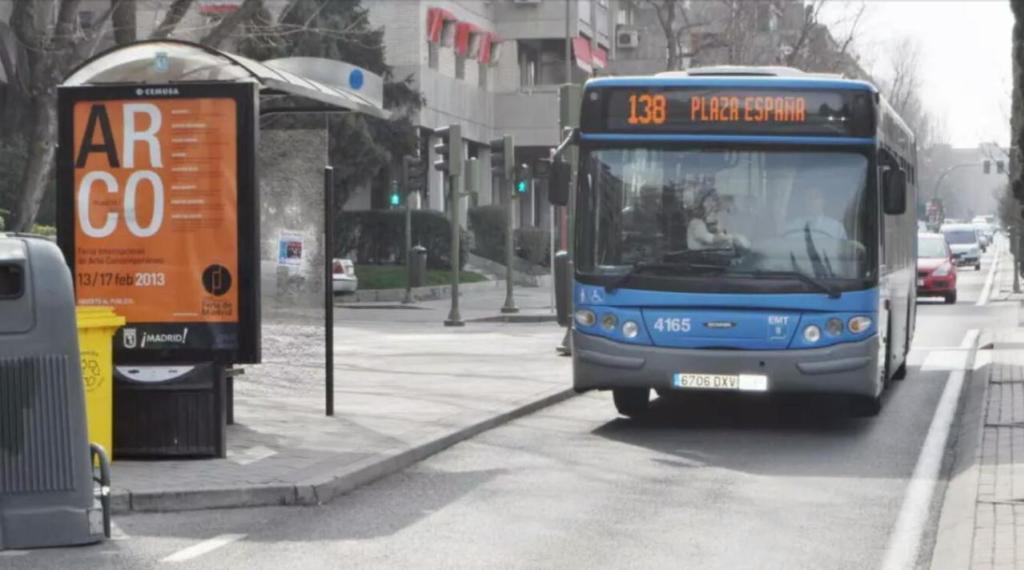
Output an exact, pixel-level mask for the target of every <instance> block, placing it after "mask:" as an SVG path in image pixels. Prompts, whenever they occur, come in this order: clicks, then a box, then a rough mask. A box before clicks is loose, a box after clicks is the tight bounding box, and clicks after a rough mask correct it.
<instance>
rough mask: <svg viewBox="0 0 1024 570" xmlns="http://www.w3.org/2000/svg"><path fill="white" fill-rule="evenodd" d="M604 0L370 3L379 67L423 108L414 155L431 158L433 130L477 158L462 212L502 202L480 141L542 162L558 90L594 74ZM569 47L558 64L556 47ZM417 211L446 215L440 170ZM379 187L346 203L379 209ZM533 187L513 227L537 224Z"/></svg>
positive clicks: (607, 33) (552, 142)
mask: <svg viewBox="0 0 1024 570" xmlns="http://www.w3.org/2000/svg"><path fill="white" fill-rule="evenodd" d="M613 3H614V2H613V0H568V1H566V0H490V1H481V0H374V1H373V2H365V3H364V5H365V6H366V7H367V8H369V15H370V20H371V22H372V23H373V25H375V26H381V27H383V28H384V38H385V45H386V48H387V62H388V64H389V65H390V66H391V67H392V68H393V70H394V74H395V76H396V77H399V78H404V77H407V76H411V77H412V78H413V81H414V82H415V84H416V85H417V86H418V88H419V90H420V91H421V92H422V94H423V96H424V99H425V102H426V103H425V105H424V106H423V109H422V110H421V111H420V112H419V114H418V116H416V117H415V118H414V122H415V124H416V125H417V126H418V127H419V129H420V134H421V141H422V148H421V154H422V155H424V156H427V157H428V158H429V161H430V162H433V160H434V159H435V157H434V155H433V150H432V149H433V145H434V143H435V142H436V139H435V138H434V137H433V135H432V133H433V131H434V130H436V129H438V128H440V127H442V126H445V125H449V124H457V125H461V127H462V134H463V138H464V140H466V141H467V144H466V147H467V148H466V153H467V158H469V157H473V158H476V159H477V160H480V161H481V166H482V168H481V174H480V179H479V180H467V181H466V185H467V186H466V188H467V189H468V190H470V191H472V192H473V194H472V195H471V196H470V197H469V198H468V199H467V202H466V203H465V204H464V206H469V205H474V204H476V205H486V204H493V203H501V202H503V201H504V200H505V199H506V198H507V192H502V191H500V189H499V188H498V186H497V184H496V182H497V181H496V180H495V179H494V178H493V177H492V175H491V172H490V153H489V147H488V142H489V141H490V140H492V139H494V138H497V137H500V136H501V135H503V134H511V135H513V136H514V137H515V142H516V146H517V153H516V160H517V162H520V163H522V162H525V163H532V162H533V161H535V160H536V159H539V158H541V157H546V156H547V155H548V151H549V149H550V148H551V147H554V146H556V145H557V144H558V142H559V132H558V86H559V85H561V84H563V83H566V82H567V81H573V82H582V81H585V80H586V79H587V78H588V77H590V76H592V75H595V74H599V73H602V72H604V71H605V70H606V69H607V67H608V65H609V61H610V55H609V54H610V53H611V52H612V49H613V46H612V44H611V42H612V40H613V39H614V21H613V18H612V8H611V6H610V4H613ZM567 43H568V48H569V50H568V51H569V54H570V55H569V60H568V65H567V61H566V44H567ZM429 178H430V182H429V190H428V192H427V202H426V203H425V204H424V207H429V208H432V209H436V210H447V209H448V205H447V204H446V203H445V200H446V196H445V195H444V193H443V192H442V191H441V173H438V172H436V171H433V170H431V172H430V175H429ZM380 192H381V190H380V188H377V189H376V193H377V194H378V195H376V196H375V195H374V191H372V190H369V189H367V190H366V191H364V192H360V193H357V194H356V195H355V196H354V197H353V198H352V199H351V200H350V201H349V203H348V204H346V207H348V208H351V209H365V208H371V207H381V205H382V204H383V196H380V195H379V194H380ZM549 212H550V209H549V207H548V203H547V190H546V188H545V186H544V183H543V181H540V180H538V181H535V183H534V187H533V188H532V189H531V192H529V193H528V195H527V196H526V197H525V198H524V199H522V200H520V203H519V207H518V212H517V213H518V225H536V226H541V227H546V226H547V224H548V223H549V219H550V218H549Z"/></svg>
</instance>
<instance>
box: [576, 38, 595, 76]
mask: <svg viewBox="0 0 1024 570" xmlns="http://www.w3.org/2000/svg"><path fill="white" fill-rule="evenodd" d="M572 51H573V55H574V56H575V57H576V65H578V66H579V68H580V69H582V70H583V71H586V72H587V73H593V72H594V68H593V63H592V62H593V57H592V56H591V54H590V40H588V39H587V38H582V37H578V36H577V37H575V38H573V39H572Z"/></svg>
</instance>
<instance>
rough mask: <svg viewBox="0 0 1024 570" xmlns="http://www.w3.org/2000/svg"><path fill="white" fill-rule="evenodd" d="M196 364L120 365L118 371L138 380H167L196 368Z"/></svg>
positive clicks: (124, 375) (125, 376)
mask: <svg viewBox="0 0 1024 570" xmlns="http://www.w3.org/2000/svg"><path fill="white" fill-rule="evenodd" d="M195 368H196V367H195V366H118V367H116V370H117V373H118V374H119V375H121V376H123V377H124V378H127V379H129V380H134V381H136V382H154V383H155V382H166V381H168V380H173V379H175V378H180V377H182V376H184V375H186V374H188V373H189V372H192V371H193V370H195Z"/></svg>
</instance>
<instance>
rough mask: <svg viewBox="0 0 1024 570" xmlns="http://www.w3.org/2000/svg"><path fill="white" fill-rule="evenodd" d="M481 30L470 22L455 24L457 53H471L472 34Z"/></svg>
mask: <svg viewBox="0 0 1024 570" xmlns="http://www.w3.org/2000/svg"><path fill="white" fill-rule="evenodd" d="M477 32H479V29H478V28H477V27H476V26H474V25H473V24H470V23H469V22H459V23H457V24H455V53H457V54H459V55H467V54H469V47H470V46H469V44H470V36H471V35H473V34H475V33H477Z"/></svg>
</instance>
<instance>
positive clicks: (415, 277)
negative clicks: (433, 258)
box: [409, 245, 427, 287]
mask: <svg viewBox="0 0 1024 570" xmlns="http://www.w3.org/2000/svg"><path fill="white" fill-rule="evenodd" d="M409 282H410V283H411V284H412V286H413V287H422V286H423V285H425V284H426V282H427V248H425V247H423V246H422V245H417V246H415V247H413V248H412V274H411V275H410V278H409Z"/></svg>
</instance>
